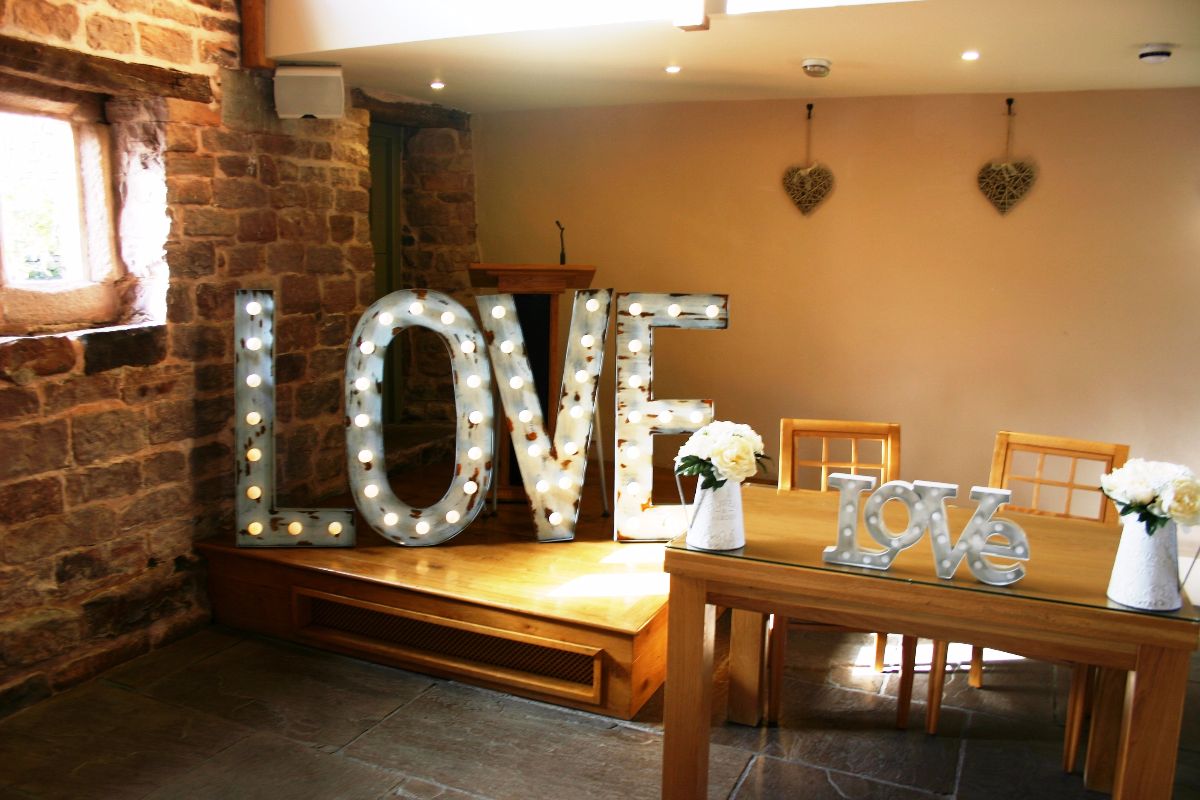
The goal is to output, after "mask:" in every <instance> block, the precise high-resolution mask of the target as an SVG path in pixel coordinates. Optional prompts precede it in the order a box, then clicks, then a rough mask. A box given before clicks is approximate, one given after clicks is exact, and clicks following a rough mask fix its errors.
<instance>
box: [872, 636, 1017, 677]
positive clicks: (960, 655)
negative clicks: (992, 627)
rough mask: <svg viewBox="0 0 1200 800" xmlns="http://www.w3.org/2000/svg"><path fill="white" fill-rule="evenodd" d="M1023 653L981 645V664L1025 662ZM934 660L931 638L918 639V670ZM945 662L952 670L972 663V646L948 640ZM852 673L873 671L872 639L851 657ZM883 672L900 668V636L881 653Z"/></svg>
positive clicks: (890, 640) (873, 645)
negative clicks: (852, 661)
mask: <svg viewBox="0 0 1200 800" xmlns="http://www.w3.org/2000/svg"><path fill="white" fill-rule="evenodd" d="M1024 660H1025V658H1024V657H1023V656H1018V655H1015V654H1013V653H1006V652H1004V651H1003V650H992V649H991V648H984V651H983V663H984V664H985V665H987V664H996V663H1000V662H1004V661H1024ZM931 661H933V641H932V640H930V639H920V640H918V642H917V662H916V671H917V672H929V664H930V662H931ZM946 663H947V664H948V665H949V666H950V667H951V669H954V668H956V667H957V666H959V665H961V666H962V668H963V669H966V667H967V665H969V664H970V663H971V645H969V644H963V643H962V642H951V643H950V647H949V649H948V651H947V655H946ZM853 670H854V674H856V675H858V674H862V675H866V674H869V673H872V672H874V671H875V642H874V641H870V642H867V643H866V644H864V645H863V646H862V647H860V648H859V649H858V653H857V654H856V655H855V658H854V666H853ZM883 671H884V672H899V671H900V637H899V636H895V635H894V636H889V637H888V644H887V651H886V652H885V653H884V666H883Z"/></svg>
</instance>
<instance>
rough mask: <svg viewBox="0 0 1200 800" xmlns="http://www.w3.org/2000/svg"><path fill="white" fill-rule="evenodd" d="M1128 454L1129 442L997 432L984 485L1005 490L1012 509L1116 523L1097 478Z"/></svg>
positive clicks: (1110, 502)
mask: <svg viewBox="0 0 1200 800" xmlns="http://www.w3.org/2000/svg"><path fill="white" fill-rule="evenodd" d="M1128 458H1129V445H1124V444H1111V443H1109V442H1089V441H1086V440H1083V439H1067V438H1064V437H1062V436H1039V435H1037V434H1033V433H1013V432H1011V431H1000V432H999V433H997V434H996V448H995V450H993V451H992V472H991V476H990V477H989V478H988V485H989V486H995V487H997V488H1000V489H1011V490H1012V493H1013V497H1012V501H1011V502H1010V503H1009V504H1008V505H1009V507H1010V508H1012V509H1013V510H1014V511H1025V512H1028V513H1031V514H1045V515H1047V516H1052V517H1070V518H1072V519H1091V520H1096V521H1097V522H1116V521H1117V518H1118V513H1117V509H1116V507H1115V506H1114V505H1113V504H1112V501H1110V500H1109V499H1108V498H1107V497H1105V496H1104V493H1103V492H1102V491H1101V490H1100V476H1101V475H1103V474H1104V473H1106V472H1112V471H1113V470H1114V469H1116V468H1117V467H1120V466H1122V465H1123V464H1124V463H1125V460H1126V459H1128Z"/></svg>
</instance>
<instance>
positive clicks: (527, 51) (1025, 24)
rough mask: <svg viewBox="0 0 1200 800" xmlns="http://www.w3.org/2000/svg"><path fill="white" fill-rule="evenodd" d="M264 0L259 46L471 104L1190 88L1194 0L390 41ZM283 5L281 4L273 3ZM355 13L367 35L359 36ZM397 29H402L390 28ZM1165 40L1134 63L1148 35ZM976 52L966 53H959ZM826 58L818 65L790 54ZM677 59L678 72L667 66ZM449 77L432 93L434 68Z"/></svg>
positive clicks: (423, 95) (842, 13)
mask: <svg viewBox="0 0 1200 800" xmlns="http://www.w3.org/2000/svg"><path fill="white" fill-rule="evenodd" d="M295 2H296V0H275V1H274V2H271V3H269V5H268V17H267V27H268V33H267V43H268V45H267V47H268V49H267V55H268V56H270V57H272V58H274V59H276V60H277V61H281V62H285V63H287V62H305V63H332V64H341V65H342V66H343V68H344V72H345V76H346V83H347V84H348V85H351V86H358V87H362V88H365V89H370V90H376V91H380V92H386V93H390V94H393V95H397V96H401V97H407V98H412V99H417V100H425V101H431V102H436V103H439V104H441V105H445V106H451V107H454V108H460V109H464V110H466V111H471V112H491V111H509V110H524V109H534V108H556V107H570V106H600V105H618V104H629V103H669V102H683V101H703V100H750V99H764V98H820V97H847V96H872V95H909V94H940V93H976V92H1002V93H1013V94H1016V93H1022V92H1039V91H1069V90H1087V89H1149V88H1165V87H1179V86H1200V0H922V2H904V3H895V4H887V5H866V6H847V7H841V8H824V9H810V10H803V11H785V12H771V13H762V14H746V15H739V16H727V15H724V14H716V15H713V16H712V18H711V27H710V29H709V30H707V31H698V32H684V31H680V30H678V29H676V28H674V27H672V26H671V25H670V24H669V23H636V24H620V25H606V26H600V27H592V28H575V29H571V30H556V31H535V32H529V33H508V34H500V35H489V36H470V37H461V38H456V39H440V40H433V41H420V42H410V43H405V44H372V45H370V46H355V45H357V44H359V43H361V42H363V41H376V42H377V41H381V40H383V41H386V40H388V38H389V33H388V30H387V28H386V27H383V28H382V29H381V23H380V19H381V18H383V17H386V16H387V14H382V15H371V14H369V13H363V12H364V7H369V6H370V5H371V2H369V1H368V0H356V1H355V2H346V0H343V1H342V2H339V3H331V4H330V6H329V7H330V9H331V12H330V13H331V14H332V13H333V10H337V11H338V12H339V13H338V16H339V23H338V24H337V25H332V26H331V25H328V24H325V23H324V20H322V19H321V14H320V13H316V12H314V11H313V9H314V8H317V9H318V10H319V7H320V4H321V2H322V0H305V1H304V2H303V3H302V4H301V5H303V6H304V8H305V12H306V13H303V14H297V13H293V11H294V9H295V8H296V7H297V6H293V3H295ZM496 2H499V0H496ZM288 9H291V10H289V11H288V12H287V16H286V17H284V16H282V15H281V14H280V13H278V12H281V11H284V10H288ZM355 26H359V27H361V28H363V30H364V31H369V34H370V35H369V36H363V35H360V36H357V37H355V36H353V35H350V34H349V33H348V32H349V31H350V30H351V29H352V28H353V27H355ZM400 38H402V37H401V36H400V35H396V36H395V39H394V40H399V39H400ZM1160 42H1166V43H1170V44H1173V45H1175V48H1174V49H1175V54H1174V56H1173V57H1172V58H1171V59H1170V60H1169V61H1168V62H1166V63H1163V64H1144V63H1140V62H1139V61H1138V59H1137V52H1138V49H1139V48H1140V47H1141V46H1142V45H1144V44H1147V43H1160ZM967 49H973V50H978V51H979V52H980V53H981V57H980V59H979V60H978V61H976V62H974V63H968V62H964V61H962V60H961V58H960V54H961V53H962V51H964V50H967ZM809 57H822V58H827V59H829V60H831V61H832V62H833V71H832V74H831V75H830V76H829V77H827V78H822V79H813V78H809V77H806V76H805V75H804V74H803V73H802V72H801V70H800V62H801V61H803V60H804V59H805V58H809ZM670 63H675V64H678V65H680V66H681V67H682V71H681V72H680V73H679V74H677V75H668V74H666V73H665V72H664V71H663V67H664V66H666V65H667V64H670ZM434 79H440V80H443V81H445V83H446V88H445V89H444V90H442V91H440V92H435V91H433V90H432V89H430V88H429V83H430V81H432V80H434Z"/></svg>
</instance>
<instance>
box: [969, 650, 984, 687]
mask: <svg viewBox="0 0 1200 800" xmlns="http://www.w3.org/2000/svg"><path fill="white" fill-rule="evenodd" d="M967 684H968V685H969V686H970V687H971V688H972V689H982V688H983V648H982V647H980V646H979V645H972V646H971V671H970V673H968V674H967Z"/></svg>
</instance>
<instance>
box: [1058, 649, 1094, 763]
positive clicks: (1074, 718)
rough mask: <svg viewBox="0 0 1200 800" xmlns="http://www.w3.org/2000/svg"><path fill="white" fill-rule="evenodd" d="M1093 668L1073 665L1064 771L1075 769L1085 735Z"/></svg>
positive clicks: (1064, 745)
mask: <svg viewBox="0 0 1200 800" xmlns="http://www.w3.org/2000/svg"><path fill="white" fill-rule="evenodd" d="M1091 677H1092V668H1091V667H1089V666H1088V665H1087V664H1075V665H1073V666H1072V667H1071V688H1070V689H1069V690H1068V692H1067V730H1066V733H1065V734H1064V736H1063V762H1062V763H1063V772H1067V773H1071V772H1074V771H1075V757H1076V756H1077V755H1078V754H1079V741H1080V739H1081V738H1082V737H1083V717H1084V713H1085V712H1086V710H1087V700H1088V694H1089V692H1088V684H1090V683H1091Z"/></svg>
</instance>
